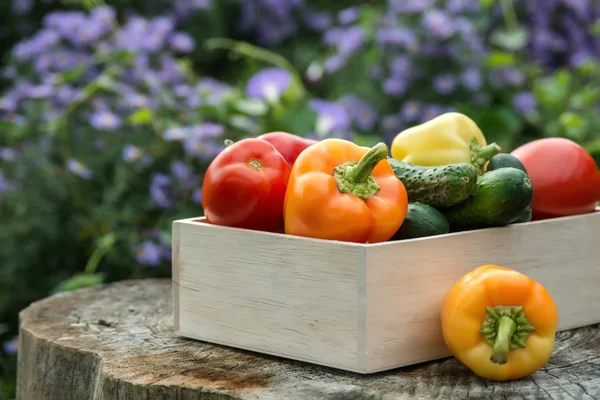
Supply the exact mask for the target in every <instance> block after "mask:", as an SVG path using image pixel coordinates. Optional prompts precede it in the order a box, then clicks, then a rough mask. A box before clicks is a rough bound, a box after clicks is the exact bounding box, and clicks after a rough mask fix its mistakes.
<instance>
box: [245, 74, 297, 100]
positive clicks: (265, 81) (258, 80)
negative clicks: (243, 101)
mask: <svg viewBox="0 0 600 400" xmlns="http://www.w3.org/2000/svg"><path fill="white" fill-rule="evenodd" d="M291 80H292V77H291V75H290V73H289V72H288V71H286V70H284V69H281V68H265V69H263V70H261V71H259V72H257V73H256V74H255V75H254V76H252V77H251V78H250V79H249V80H248V84H247V85H246V95H247V96H248V97H250V98H258V99H263V100H267V101H269V102H277V101H279V99H280V98H281V96H282V95H283V94H284V93H285V91H286V90H287V89H288V88H289V86H290V83H291Z"/></svg>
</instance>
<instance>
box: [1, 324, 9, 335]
mask: <svg viewBox="0 0 600 400" xmlns="http://www.w3.org/2000/svg"><path fill="white" fill-rule="evenodd" d="M8 331H10V326H8V325H6V324H0V335H3V334H5V333H6V332H8Z"/></svg>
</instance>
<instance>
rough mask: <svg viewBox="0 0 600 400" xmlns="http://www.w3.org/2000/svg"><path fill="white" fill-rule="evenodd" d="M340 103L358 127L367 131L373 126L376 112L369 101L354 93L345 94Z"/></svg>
mask: <svg viewBox="0 0 600 400" xmlns="http://www.w3.org/2000/svg"><path fill="white" fill-rule="evenodd" d="M340 103H341V104H342V105H343V106H344V108H345V109H346V112H347V113H348V115H350V117H351V118H352V121H353V122H354V123H355V124H356V126H357V127H358V129H360V130H363V131H367V130H369V129H371V128H373V126H374V125H375V123H376V121H377V112H376V111H375V109H374V108H373V107H371V105H370V104H369V103H367V102H366V101H364V100H362V99H361V98H360V97H358V96H356V95H348V96H345V97H343V98H341V99H340Z"/></svg>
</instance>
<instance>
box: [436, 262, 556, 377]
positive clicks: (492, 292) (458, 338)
mask: <svg viewBox="0 0 600 400" xmlns="http://www.w3.org/2000/svg"><path fill="white" fill-rule="evenodd" d="M441 323H442V335H443V338H444V341H445V343H446V345H447V346H448V349H449V350H450V352H451V353H452V354H453V355H454V356H455V357H456V358H457V359H458V360H459V361H461V362H462V363H463V364H464V365H466V366H467V367H468V368H469V369H470V370H471V371H473V372H474V373H475V374H477V375H479V376H480V377H482V378H485V379H490V380H497V381H507V380H512V379H520V378H524V377H526V376H528V375H530V374H532V373H534V372H535V371H536V370H538V369H539V368H541V367H543V366H544V364H546V362H547V361H548V360H549V359H550V356H551V355H552V350H553V348H554V335H555V333H556V329H557V326H558V311H557V308H556V304H555V303H554V301H553V300H552V297H551V296H550V294H549V293H548V292H547V291H546V289H545V288H544V287H543V286H542V285H541V284H540V283H538V282H536V281H534V280H533V279H531V278H529V277H528V276H526V275H524V274H522V273H520V272H517V271H515V270H512V269H510V268H506V267H502V266H499V265H482V266H480V267H478V268H475V269H474V270H472V271H470V272H469V273H467V274H465V275H464V276H463V277H462V278H461V279H459V280H458V281H457V282H456V283H455V284H454V285H453V286H452V287H451V288H450V289H449V290H448V292H447V293H446V295H445V296H444V299H443V301H442V306H441Z"/></svg>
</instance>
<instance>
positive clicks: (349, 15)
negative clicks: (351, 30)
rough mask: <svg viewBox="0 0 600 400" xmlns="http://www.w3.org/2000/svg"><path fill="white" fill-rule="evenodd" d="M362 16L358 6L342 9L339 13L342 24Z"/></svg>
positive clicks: (349, 22)
mask: <svg viewBox="0 0 600 400" xmlns="http://www.w3.org/2000/svg"><path fill="white" fill-rule="evenodd" d="M359 17H360V13H359V10H358V7H350V8H345V9H343V10H341V11H340V12H339V13H338V21H340V24H342V25H348V24H351V23H353V22H355V21H356V20H357V19H358V18H359Z"/></svg>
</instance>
